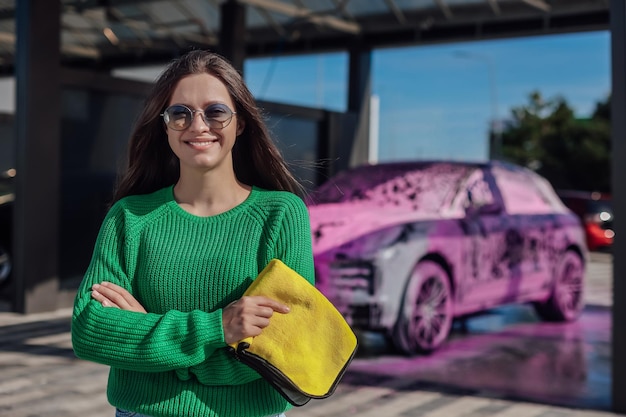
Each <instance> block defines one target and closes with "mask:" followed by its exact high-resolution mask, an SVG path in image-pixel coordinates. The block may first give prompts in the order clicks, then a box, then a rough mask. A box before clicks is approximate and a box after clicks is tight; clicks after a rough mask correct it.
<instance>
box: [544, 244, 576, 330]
mask: <svg viewBox="0 0 626 417" xmlns="http://www.w3.org/2000/svg"><path fill="white" fill-rule="evenodd" d="M584 276H585V266H584V264H583V260H582V258H581V257H580V255H579V254H578V253H576V252H574V251H572V250H568V251H567V252H565V255H564V256H563V258H562V259H561V262H560V263H559V266H558V269H557V271H556V277H555V278H556V279H555V281H554V286H553V288H552V295H551V296H550V298H549V299H548V300H547V301H546V302H543V303H535V304H534V307H535V311H536V312H537V314H538V315H539V317H541V318H542V319H543V320H546V321H572V320H575V319H576V318H577V317H578V316H579V314H580V312H581V311H582V309H583V306H584V299H583V289H584Z"/></svg>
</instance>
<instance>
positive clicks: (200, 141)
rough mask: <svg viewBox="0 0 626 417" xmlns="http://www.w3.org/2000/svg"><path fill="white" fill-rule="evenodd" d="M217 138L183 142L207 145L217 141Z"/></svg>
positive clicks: (193, 144) (192, 144)
mask: <svg viewBox="0 0 626 417" xmlns="http://www.w3.org/2000/svg"><path fill="white" fill-rule="evenodd" d="M217 141H218V140H217V139H210V140H186V141H185V143H186V144H187V145H191V146H208V145H211V144H212V143H215V142H217Z"/></svg>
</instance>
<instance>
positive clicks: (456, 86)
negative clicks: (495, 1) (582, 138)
mask: <svg viewBox="0 0 626 417" xmlns="http://www.w3.org/2000/svg"><path fill="white" fill-rule="evenodd" d="M372 62H373V65H372V74H373V79H372V93H373V94H375V95H377V96H378V98H379V100H380V114H379V116H380V128H379V155H378V160H379V161H392V160H407V159H422V158H423V159H428V158H444V159H457V160H486V159H488V144H487V136H488V129H489V124H490V121H491V120H493V119H497V120H502V119H507V118H509V116H510V114H511V109H512V108H514V107H519V106H523V105H525V104H527V103H528V97H529V95H530V94H531V93H532V92H533V91H539V92H540V93H541V94H542V96H543V97H544V98H546V99H550V98H556V97H563V98H564V99H565V100H566V101H567V103H568V104H569V105H570V107H572V108H573V109H574V111H575V113H576V115H577V116H579V117H588V116H589V115H591V113H592V112H593V110H594V108H595V105H596V103H597V102H599V101H603V100H605V99H606V98H607V97H608V95H609V93H610V89H611V68H610V67H611V65H610V33H609V32H608V31H603V32H586V33H578V34H567V35H549V36H537V37H527V38H519V39H506V40H497V41H475V42H465V43H457V44H444V45H436V46H416V47H403V48H394V49H380V50H375V51H374V52H373V57H372ZM347 72H348V56H347V54H326V55H315V56H299V57H282V58H267V59H254V60H247V61H246V65H245V71H244V73H245V76H246V81H247V83H248V86H249V87H250V90H251V91H252V93H253V94H254V95H255V96H256V97H257V98H258V99H263V100H270V101H279V102H287V103H292V104H299V105H304V106H311V107H319V108H327V109H331V110H337V111H344V110H345V109H346V107H347V101H346V100H347Z"/></svg>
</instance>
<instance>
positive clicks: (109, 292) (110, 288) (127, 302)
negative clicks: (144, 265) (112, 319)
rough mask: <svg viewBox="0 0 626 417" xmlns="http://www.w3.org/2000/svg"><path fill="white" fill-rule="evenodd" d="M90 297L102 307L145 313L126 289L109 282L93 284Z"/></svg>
mask: <svg viewBox="0 0 626 417" xmlns="http://www.w3.org/2000/svg"><path fill="white" fill-rule="evenodd" d="M91 297H92V298H93V299H94V300H96V301H99V302H100V304H102V305H103V306H104V307H116V308H119V309H122V310H128V311H136V312H138V313H147V311H146V309H145V308H143V306H142V305H141V304H140V303H139V301H137V299H136V298H135V297H133V296H132V294H131V293H129V292H128V291H126V289H124V288H122V287H120V286H119V285H115V284H113V283H111V282H106V281H105V282H102V283H100V284H94V285H93V286H92V287H91Z"/></svg>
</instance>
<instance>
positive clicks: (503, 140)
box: [0, 0, 626, 411]
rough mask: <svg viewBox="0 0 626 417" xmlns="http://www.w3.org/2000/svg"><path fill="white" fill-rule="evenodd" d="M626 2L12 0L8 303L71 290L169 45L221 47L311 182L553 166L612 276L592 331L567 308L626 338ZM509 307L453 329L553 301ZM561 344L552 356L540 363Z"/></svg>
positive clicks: (0, 233) (4, 25) (559, 191)
mask: <svg viewBox="0 0 626 417" xmlns="http://www.w3.org/2000/svg"><path fill="white" fill-rule="evenodd" d="M624 7H625V6H624V2H623V1H622V0H375V1H374V0H372V1H361V0H178V1H174V0H171V1H166V0H136V1H131V0H58V1H43V0H19V1H17V0H2V1H0V307H1V309H2V310H4V311H13V312H18V313H36V312H46V311H53V310H56V309H59V308H65V307H68V306H70V305H71V303H72V300H73V294H74V291H75V288H76V286H77V285H78V282H79V281H80V279H81V276H82V273H83V271H84V270H85V268H86V266H87V264H88V262H89V259H90V256H91V250H92V248H93V242H94V240H95V236H96V234H97V232H98V228H99V226H100V222H101V220H102V218H103V216H104V214H105V213H106V210H107V207H108V203H109V200H110V198H111V191H112V187H113V184H114V181H115V177H116V174H117V172H118V170H119V167H120V166H122V165H123V161H124V156H125V145H126V142H127V140H128V133H129V131H130V129H131V126H132V123H133V122H134V120H135V117H136V116H137V113H138V111H139V109H140V108H141V106H142V104H143V99H144V97H145V95H146V93H147V91H148V89H149V88H150V86H151V83H152V82H153V81H154V79H155V78H156V77H157V76H158V74H159V73H160V71H161V70H162V69H163V68H164V66H165V65H166V64H167V62H169V61H170V60H171V59H172V58H175V57H177V56H179V55H180V54H182V53H184V52H186V51H188V50H190V49H194V48H205V49H211V50H215V51H217V52H220V53H222V54H223V55H225V56H226V57H227V58H229V59H230V60H231V61H232V62H233V64H234V65H235V66H236V67H237V68H238V69H239V70H240V71H241V72H242V74H243V76H244V78H245V80H246V82H247V83H248V85H249V87H250V89H251V91H252V93H253V94H254V96H255V97H256V99H257V100H258V103H259V106H260V107H261V108H262V109H263V111H264V113H265V116H266V118H267V121H268V124H269V126H270V129H271V131H272V133H273V135H274V138H275V140H276V142H277V144H278V145H279V147H280V149H281V150H282V152H283V153H284V155H285V157H286V159H287V160H288V162H289V164H290V166H291V167H292V169H293V171H294V173H295V174H296V176H297V177H298V178H299V179H300V180H301V181H302V182H303V184H304V185H305V187H306V188H307V190H308V191H309V192H311V193H313V192H314V191H315V190H316V189H317V188H318V187H319V186H320V185H322V184H324V183H325V182H327V181H328V180H329V179H330V178H333V177H334V176H335V175H337V174H341V173H342V172H345V171H347V170H348V169H350V168H354V167H358V166H363V165H368V164H386V163H392V162H400V161H412V162H417V161H428V160H440V161H447V162H450V161H452V162H459V163H470V164H481V163H491V162H493V161H504V162H507V163H512V164H515V165H516V166H519V167H524V168H527V169H528V170H530V171H532V172H533V173H536V174H538V175H539V176H540V177H541V178H545V179H546V180H547V181H548V183H549V184H550V187H552V188H554V190H555V193H556V195H558V197H559V199H560V200H559V201H561V202H563V203H564V204H566V205H567V206H568V207H569V208H570V209H571V210H572V213H573V214H575V215H576V216H577V217H578V219H579V221H580V227H581V228H582V230H583V231H584V234H585V235H584V236H585V237H584V245H581V247H582V246H585V245H586V248H588V249H589V250H590V251H591V258H590V259H591V262H590V263H589V265H593V268H592V271H593V273H592V276H593V280H592V281H593V282H594V283H596V284H597V286H596V287H594V288H596V289H598V288H599V290H598V292H597V293H596V292H594V291H595V290H594V291H591V296H593V297H595V296H596V295H597V294H600V296H598V297H596V298H593V300H594V305H595V306H599V307H602V308H603V310H601V311H602V314H600V315H599V316H600V318H598V314H596V313H597V311H596V310H593V317H592V319H589V317H588V316H584V320H582V323H583V324H584V326H583V331H582V333H576V332H577V331H578V330H577V329H578V327H576V326H575V325H569V327H567V329H569V330H568V331H570V330H571V332H570V333H568V335H570V336H571V334H575V335H574V336H572V337H574V338H576V339H577V340H578V338H584V337H586V335H587V334H588V330H589V328H593V327H594V326H595V328H601V329H602V334H601V337H600V338H599V339H600V341H598V340H593V341H590V342H589V344H587V345H585V346H584V347H583V348H581V349H578V348H577V350H576V355H574V356H576V358H579V357H580V356H581V354H580V350H585V349H588V350H589V351H592V352H597V350H595V348H590V347H589V346H591V345H593V346H597V345H600V349H604V350H603V352H604V353H606V352H605V350H606V349H608V346H609V345H610V344H611V343H612V345H611V346H612V348H613V350H614V351H615V350H617V351H620V349H621V347H622V346H626V340H622V339H624V336H622V335H620V334H617V333H615V334H613V338H612V340H609V339H610V338H609V333H610V332H611V328H610V319H611V314H614V315H618V317H621V318H622V320H624V319H626V311H622V308H621V306H622V305H626V303H623V302H622V303H619V302H615V303H614V302H613V299H614V293H613V290H615V294H616V295H615V297H617V298H616V299H619V300H621V299H622V298H624V297H626V291H621V290H620V288H621V285H622V283H621V282H618V281H614V280H613V273H614V271H616V272H615V274H616V275H619V271H621V269H620V268H622V267H621V266H620V265H621V264H620V262H621V261H620V260H619V259H617V260H616V261H615V263H614V259H613V257H612V253H613V248H614V247H615V244H616V243H617V244H619V238H618V240H617V241H616V242H614V236H615V234H616V232H615V225H616V224H619V220H618V222H617V223H614V222H613V212H614V211H617V209H616V208H615V207H616V203H617V206H618V207H623V204H622V206H620V201H621V200H620V199H619V198H617V197H619V195H620V194H619V190H613V189H612V185H613V184H615V183H616V181H615V179H614V178H615V177H616V176H617V175H618V174H619V173H616V172H612V171H613V169H612V168H614V167H617V168H618V169H621V164H619V163H616V162H615V161H617V160H618V159H619V156H620V155H622V154H621V153H620V152H623V149H622V147H623V145H621V139H623V137H626V127H625V126H624V123H625V122H623V121H621V119H620V120H618V121H616V120H614V119H612V118H611V113H612V111H615V110H614V109H618V110H619V113H620V114H621V113H623V111H624V106H625V105H624V101H625V96H626V92H625V91H623V90H624V82H623V78H624V77H623V74H624V73H626V68H624V61H626V60H625V57H626V35H625V34H624V29H623V28H624V27H626V22H625V21H624V16H625V15H626V12H625V10H624ZM51 16H58V19H55V18H51ZM622 156H623V155H622ZM622 174H623V173H622ZM533 178H534V177H533ZM551 204H552V203H551ZM558 210H560V209H558ZM487 214H488V215H493V214H494V213H493V212H492V213H487ZM618 219H619V215H618ZM477 230H478V229H477ZM581 256H582V257H585V256H587V253H586V249H581ZM625 269H626V268H625ZM598 271H599V272H598ZM620 294H624V295H623V296H622V295H620ZM616 306H617V307H616ZM504 311H505V314H504V315H503V316H499V317H503V318H500V319H498V320H497V323H496V324H493V323H491V324H486V325H485V324H484V323H485V322H484V321H480V322H473V323H474V326H472V324H471V323H470V325H469V326H468V325H467V323H464V322H461V323H460V324H459V323H455V325H454V327H453V332H456V333H454V334H453V338H452V339H453V341H454V343H456V344H457V345H460V346H464V347H461V348H459V350H458V351H457V352H462V351H465V352H469V351H471V347H468V346H467V343H469V342H467V341H464V340H463V339H462V338H461V339H460V341H459V339H456V338H455V335H456V336H458V335H459V334H462V333H463V332H465V331H467V330H468V328H469V329H470V333H471V329H472V328H473V329H478V330H476V331H478V332H481V331H482V329H484V328H488V329H491V331H494V329H501V328H502V327H501V326H502V325H503V323H505V324H509V323H511V322H515V321H516V320H518V323H527V322H530V323H531V325H530V326H529V327H524V326H522V330H520V332H521V334H523V335H524V336H525V335H527V334H529V333H533V332H534V331H535V327H533V325H534V324H535V320H536V317H535V318H532V317H534V316H532V315H528V314H527V312H521V313H520V311H519V310H515V309H514V310H513V311H509V310H504ZM524 311H525V310H524ZM509 313H510V314H509ZM586 313H588V311H587V310H585V311H584V313H583V314H586ZM487 322H488V323H489V321H488V320H487ZM598 323H600V324H598ZM587 325H588V326H589V327H585V326H587ZM542 329H544V330H545V329H546V328H545V327H542ZM562 329H563V328H560V327H550V328H549V330H548V331H545V334H550V336H549V337H552V336H554V335H555V334H558V333H559V332H560V331H561V330H562ZM572 329H574V330H572ZM537 331H538V332H539V333H541V332H542V331H543V330H537ZM459 332H460V333H459ZM581 334H582V336H581ZM615 335H617V337H616V336H615ZM570 336H566V337H570ZM595 336H597V334H595V335H594V337H595ZM489 343H491V342H489V341H487V342H486V343H485V344H486V345H488V344H489ZM374 345H376V343H374ZM508 348H509V347H506V349H508ZM522 350H523V349H522ZM553 350H554V352H556V353H555V355H556V356H559V352H562V350H560V349H553ZM604 353H603V354H602V355H596V354H595V353H593V354H592V356H594V357H598V356H601V358H602V361H601V363H602V365H601V366H602V367H603V368H602V369H601V372H600V374H599V375H600V377H599V379H600V380H601V381H600V382H601V383H599V385H598V384H596V385H595V387H600V388H599V389H600V391H602V392H601V393H600V394H598V395H596V394H597V391H594V390H593V389H591V388H589V387H591V386H592V385H593V383H594V382H595V383H597V381H598V380H597V379H596V380H594V381H591V382H590V380H589V379H586V380H585V381H584V384H586V385H585V387H587V388H589V389H590V390H591V391H593V393H592V396H593V395H595V397H594V400H593V401H595V402H594V404H595V405H594V406H597V407H598V408H609V407H611V406H613V407H614V408H616V409H621V410H622V411H623V410H626V400H620V399H619V398H618V397H615V398H614V404H613V405H611V398H610V392H609V391H610V389H611V388H609V385H610V384H611V383H612V384H613V385H612V386H611V387H612V389H614V390H615V392H619V391H618V387H621V386H623V385H626V379H625V378H626V372H613V380H612V381H607V380H606V376H607V374H608V373H610V372H609V371H610V370H609V368H610V366H613V368H612V369H614V370H619V369H626V366H625V365H626V363H622V359H619V358H618V359H617V360H614V361H613V362H612V365H607V363H608V361H610V359H611V358H610V356H609V357H608V358H607V357H606V355H604ZM447 354H450V355H452V356H453V357H454V353H450V352H448V353H447ZM539 354H541V352H539ZM444 356H445V354H444ZM582 356H585V355H582ZM440 357H441V356H440ZM535 357H536V356H535ZM588 357H589V355H587V356H585V358H586V359H585V360H588ZM544 360H545V358H543V359H541V358H540V359H536V362H535V364H536V366H537V369H539V368H541V367H542V366H543V365H544V362H543V361H544ZM577 360H578V359H577ZM434 362H436V361H434ZM363 366H364V367H367V366H369V365H367V364H366V365H363ZM498 366H500V365H497V366H495V368H497V367H498ZM383 367H384V366H383ZM399 367H400V368H401V367H402V364H401V365H399ZM572 367H573V368H575V369H576V371H574V373H575V374H576V375H575V377H576V378H583V377H581V376H580V375H579V373H580V372H578V371H580V368H579V367H577V365H572ZM522 368H523V363H522ZM586 369H591V367H588V366H587V365H584V366H583V373H584V372H585V370H586ZM370 370H371V369H370ZM376 372H381V373H384V372H383V370H381V369H378V370H377V371H376ZM594 372H595V371H594ZM590 373H591V372H590ZM565 374H567V372H565ZM593 375H598V374H593ZM622 375H623V376H622ZM570 376H571V375H570ZM567 377H568V375H565V378H567ZM434 378H435V380H436V379H437V378H439V376H435V377H434ZM496 379H497V378H496ZM583 379H584V378H583ZM623 379H624V380H623ZM494 380H495V379H494ZM492 382H493V380H492ZM498 384H499V383H496V385H498ZM487 385H489V384H487ZM530 385H532V382H531V383H530ZM552 385H554V384H553V381H552V380H550V381H548V382H547V383H545V384H544V385H542V386H545V387H549V386H552ZM531 388H532V387H531ZM592 388H593V387H592ZM546 389H547V388H546ZM572 391H573V390H572ZM598 398H600V399H598ZM620 398H621V397H620ZM621 401H625V402H624V403H621ZM581 403H584V401H582V402H581Z"/></svg>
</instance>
